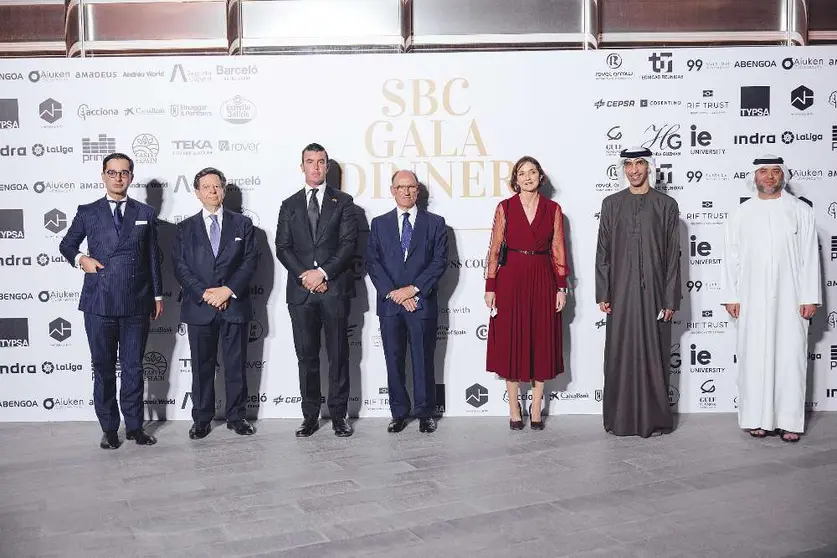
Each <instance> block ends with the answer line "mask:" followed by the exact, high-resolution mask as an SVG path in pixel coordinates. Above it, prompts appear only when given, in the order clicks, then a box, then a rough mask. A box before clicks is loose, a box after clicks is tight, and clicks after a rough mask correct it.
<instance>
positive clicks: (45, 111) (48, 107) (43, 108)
mask: <svg viewBox="0 0 837 558" xmlns="http://www.w3.org/2000/svg"><path fill="white" fill-rule="evenodd" d="M38 114H39V115H40V117H41V120H43V121H44V122H48V123H50V124H55V123H56V122H57V121H58V120H61V117H62V116H63V115H64V112H63V110H62V106H61V103H59V102H58V101H56V100H55V99H53V98H52V97H50V98H49V99H47V100H46V101H43V102H42V103H41V104H40V105H38Z"/></svg>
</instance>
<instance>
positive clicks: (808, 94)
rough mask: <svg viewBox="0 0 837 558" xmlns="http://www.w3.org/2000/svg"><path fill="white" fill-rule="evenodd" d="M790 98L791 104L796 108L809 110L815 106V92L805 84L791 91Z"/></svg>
mask: <svg viewBox="0 0 837 558" xmlns="http://www.w3.org/2000/svg"><path fill="white" fill-rule="evenodd" d="M790 98H791V106H793V108H795V109H796V110H808V109H809V108H811V107H812V106H814V92H813V91H811V90H810V89H808V88H807V87H805V86H804V85H800V86H799V87H797V88H796V89H794V90H793V91H791V95H790Z"/></svg>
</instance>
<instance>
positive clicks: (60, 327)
mask: <svg viewBox="0 0 837 558" xmlns="http://www.w3.org/2000/svg"><path fill="white" fill-rule="evenodd" d="M72 334H73V329H72V324H70V322H68V321H67V320H65V319H64V318H55V319H54V320H52V321H51V322H49V336H50V337H52V338H53V339H55V340H56V341H58V342H59V343H62V342H64V341H66V340H67V339H69V338H70V336H71V335H72Z"/></svg>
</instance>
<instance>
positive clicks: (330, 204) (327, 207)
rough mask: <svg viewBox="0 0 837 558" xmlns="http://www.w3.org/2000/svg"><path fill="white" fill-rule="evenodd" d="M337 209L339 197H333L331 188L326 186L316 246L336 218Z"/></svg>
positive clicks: (315, 241)
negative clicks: (335, 210)
mask: <svg viewBox="0 0 837 558" xmlns="http://www.w3.org/2000/svg"><path fill="white" fill-rule="evenodd" d="M336 207H337V197H336V196H334V195H333V193H332V191H331V188H330V187H328V186H326V187H325V188H324V189H323V197H322V198H321V200H320V220H319V221H317V237H316V238H315V239H314V244H315V245H316V244H317V242H319V240H320V238H321V237H322V236H323V232H324V231H325V230H326V227H327V226H328V224H329V222H330V221H331V218H332V217H334V209H335V208H336ZM306 211H307V209H306Z"/></svg>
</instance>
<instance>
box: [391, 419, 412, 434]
mask: <svg viewBox="0 0 837 558" xmlns="http://www.w3.org/2000/svg"><path fill="white" fill-rule="evenodd" d="M405 428H407V419H403V418H395V419H392V420H391V421H389V426H387V432H390V433H392V434H395V433H396V432H401V431H402V430H404V429H405Z"/></svg>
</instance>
